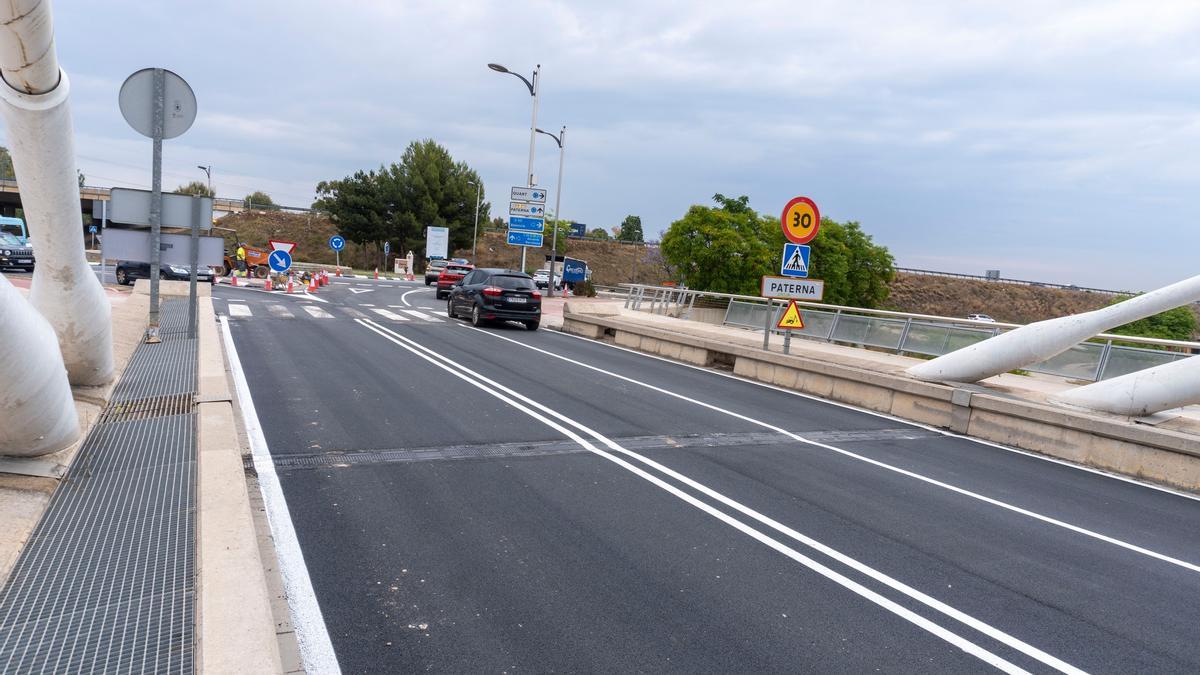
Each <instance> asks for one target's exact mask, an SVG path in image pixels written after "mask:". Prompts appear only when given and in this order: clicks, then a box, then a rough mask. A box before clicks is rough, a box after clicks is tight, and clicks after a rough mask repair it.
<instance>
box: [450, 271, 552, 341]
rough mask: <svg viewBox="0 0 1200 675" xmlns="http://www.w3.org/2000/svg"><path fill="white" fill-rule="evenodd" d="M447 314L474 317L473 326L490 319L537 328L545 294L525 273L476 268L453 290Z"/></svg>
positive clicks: (532, 328) (472, 319)
mask: <svg viewBox="0 0 1200 675" xmlns="http://www.w3.org/2000/svg"><path fill="white" fill-rule="evenodd" d="M446 313H447V314H449V315H450V318H452V319H456V318H458V316H459V315H460V314H466V315H467V316H469V317H470V318H471V325H473V326H480V325H483V324H485V323H487V322H489V321H520V322H521V323H524V324H525V328H527V329H529V330H537V328H538V324H539V323H541V321H542V294H541V293H539V292H538V290H537V287H536V286H535V285H534V284H533V278H532V277H530V276H529V275H528V274H525V273H524V272H518V271H517V270H504V269H479V270H472V271H471V273H470V274H468V275H467V276H466V277H464V278H463V280H462V281H461V282H458V283H456V284H455V285H454V286H453V287H452V288H451V289H450V299H449V300H447V301H446Z"/></svg>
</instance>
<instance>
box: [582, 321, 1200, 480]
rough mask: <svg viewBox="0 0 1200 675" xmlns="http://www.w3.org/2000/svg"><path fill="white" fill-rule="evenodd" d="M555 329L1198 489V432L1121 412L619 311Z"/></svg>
mask: <svg viewBox="0 0 1200 675" xmlns="http://www.w3.org/2000/svg"><path fill="white" fill-rule="evenodd" d="M563 318H564V321H563V327H562V330H563V332H566V333H571V334H574V335H579V336H582V337H587V338H591V339H595V340H605V341H611V342H613V343H614V344H617V345H620V346H622V347H628V348H630V349H634V350H638V351H643V352H647V353H653V354H658V355H661V356H665V357H667V358H672V359H676V360H679V361H683V362H686V363H691V364H695V365H700V366H706V367H716V368H724V369H727V370H732V371H733V372H734V374H736V375H740V376H743V377H746V378H750V379H754V380H759V381H761V382H767V383H770V384H774V385H777V386H781V387H785V388H789V389H795V390H797V391H801V392H804V393H806V394H811V395H814V396H818V397H821V398H827V399H830V400H834V401H839V402H842V403H848V404H850V405H854V406H858V407H861V408H865V409H868V410H873V411H876V412H881V413H887V414H890V415H894V416H896V417H899V418H902V419H907V420H912V421H914V422H919V423H922V424H927V425H930V426H935V427H941V428H944V429H949V430H951V431H954V432H957V433H962V434H965V435H968V436H972V437H975V438H980V439H983V440H988V441H993V442H996V443H1002V444H1004V445H1009V446H1013V447H1017V448H1022V449H1026V450H1031V451H1033V452H1037V453H1041V454H1045V455H1049V456H1053V457H1058V458H1061V459H1065V460H1068V461H1072V462H1076V463H1079V464H1084V465H1088V466H1092V467H1096V468H1099V469H1104V470H1107V471H1112V472H1115V473H1120V474H1124V475H1128V476H1133V477H1136V478H1141V479H1144V480H1148V481H1152V482H1156V483H1161V484H1163V485H1168V486H1171V487H1176V488H1183V489H1185V490H1192V491H1197V490H1200V438H1197V437H1196V436H1195V435H1194V434H1188V433H1182V432H1178V431H1172V430H1166V429H1158V428H1155V427H1150V426H1145V425H1141V424H1136V423H1134V422H1132V421H1130V420H1127V419H1124V418H1114V417H1105V416H1101V415H1094V414H1088V413H1084V412H1075V411H1070V410H1066V409H1063V408H1057V407H1054V406H1050V405H1045V404H1041V403H1035V402H1031V401H1026V400H1022V399H1018V398H1009V397H1005V396H1003V395H999V394H995V393H990V392H987V391H986V390H983V389H982V388H981V387H977V386H971V385H958V386H951V385H947V384H934V383H928V382H920V381H917V380H913V379H910V378H908V377H905V376H903V375H902V374H901V371H900V370H897V371H896V372H886V369H883V368H880V369H870V368H864V367H861V366H857V365H855V366H851V365H846V364H841V363H835V362H832V361H823V360H817V359H814V358H811V357H805V356H796V355H783V354H779V353H773V352H764V351H762V350H759V349H754V348H752V347H746V346H742V345H734V344H727V343H722V342H720V341H718V340H713V339H710V338H702V337H698V336H695V335H689V334H687V333H686V332H684V331H670V330H664V329H662V328H652V327H649V326H644V325H640V324H639V323H638V322H637V321H636V318H634V317H630V316H628V315H624V314H613V313H608V312H606V313H600V312H595V313H593V312H587V313H583V312H578V311H572V310H571V309H570V308H568V309H567V310H566V311H565V312H564V317H563Z"/></svg>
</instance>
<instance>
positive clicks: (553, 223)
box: [542, 217, 571, 255]
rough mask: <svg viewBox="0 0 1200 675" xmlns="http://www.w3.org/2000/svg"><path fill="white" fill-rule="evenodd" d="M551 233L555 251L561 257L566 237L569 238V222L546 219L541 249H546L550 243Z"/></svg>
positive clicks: (565, 245)
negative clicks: (543, 242)
mask: <svg viewBox="0 0 1200 675" xmlns="http://www.w3.org/2000/svg"><path fill="white" fill-rule="evenodd" d="M551 232H553V233H554V246H555V250H557V251H558V253H559V254H560V255H561V254H562V252H563V251H564V250H565V249H566V247H567V237H569V236H571V221H569V220H558V219H556V218H553V217H551V218H546V230H545V233H544V234H545V236H544V237H542V239H543V241H545V244H543V248H548V246H547V245H548V244H549V243H550V236H549V235H550V233H551Z"/></svg>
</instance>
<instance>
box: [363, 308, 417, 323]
mask: <svg viewBox="0 0 1200 675" xmlns="http://www.w3.org/2000/svg"><path fill="white" fill-rule="evenodd" d="M371 311H372V312H375V313H376V314H378V315H379V316H382V317H383V318H385V319H391V320H392V321H408V317H406V316H400V315H399V314H397V313H395V312H393V311H391V310H388V309H373V310H371Z"/></svg>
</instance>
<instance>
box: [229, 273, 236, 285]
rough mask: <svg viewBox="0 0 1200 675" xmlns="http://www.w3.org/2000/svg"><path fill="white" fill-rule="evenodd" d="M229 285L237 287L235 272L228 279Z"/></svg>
mask: <svg viewBox="0 0 1200 675" xmlns="http://www.w3.org/2000/svg"><path fill="white" fill-rule="evenodd" d="M229 285H230V286H237V272H234V273H233V276H232V277H230V278H229Z"/></svg>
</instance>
